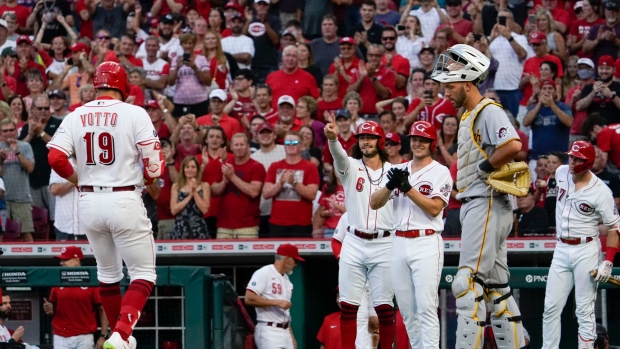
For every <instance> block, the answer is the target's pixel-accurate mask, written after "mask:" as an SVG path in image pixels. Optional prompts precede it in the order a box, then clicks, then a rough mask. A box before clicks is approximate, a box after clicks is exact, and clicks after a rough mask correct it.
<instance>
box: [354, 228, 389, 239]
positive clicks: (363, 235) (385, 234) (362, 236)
mask: <svg viewBox="0 0 620 349" xmlns="http://www.w3.org/2000/svg"><path fill="white" fill-rule="evenodd" d="M381 233H382V234H381ZM353 234H355V236H357V237H358V238H360V239H365V240H374V239H378V238H386V237H388V236H390V232H389V231H387V230H379V232H378V233H366V232H363V231H359V230H354V231H353Z"/></svg>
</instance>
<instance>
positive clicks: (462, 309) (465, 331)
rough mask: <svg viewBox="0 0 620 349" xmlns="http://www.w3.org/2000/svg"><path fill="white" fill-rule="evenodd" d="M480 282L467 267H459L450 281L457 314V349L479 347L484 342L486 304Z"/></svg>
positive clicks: (478, 348) (475, 348) (477, 348)
mask: <svg viewBox="0 0 620 349" xmlns="http://www.w3.org/2000/svg"><path fill="white" fill-rule="evenodd" d="M482 284H483V282H482V281H481V280H480V279H478V278H477V277H476V276H475V275H473V274H472V270H471V269H470V268H468V267H464V268H460V269H459V270H458V272H457V273H456V275H455V277H454V281H453V282H452V293H454V296H455V297H456V309H457V314H458V323H457V329H456V348H457V349H480V348H482V345H483V344H484V338H483V337H482V334H483V330H484V326H485V325H486V323H485V321H484V320H485V319H486V304H485V299H484V287H483V286H482Z"/></svg>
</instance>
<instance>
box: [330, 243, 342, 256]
mask: <svg viewBox="0 0 620 349" xmlns="http://www.w3.org/2000/svg"><path fill="white" fill-rule="evenodd" d="M340 251H342V241H339V240H338V239H336V238H333V239H332V252H333V253H334V257H336V259H340Z"/></svg>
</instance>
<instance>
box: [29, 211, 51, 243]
mask: <svg viewBox="0 0 620 349" xmlns="http://www.w3.org/2000/svg"><path fill="white" fill-rule="evenodd" d="M32 222H33V223H34V233H32V238H33V239H34V240H35V241H47V240H49V235H50V225H49V219H48V211H47V209H46V208H42V207H37V206H32Z"/></svg>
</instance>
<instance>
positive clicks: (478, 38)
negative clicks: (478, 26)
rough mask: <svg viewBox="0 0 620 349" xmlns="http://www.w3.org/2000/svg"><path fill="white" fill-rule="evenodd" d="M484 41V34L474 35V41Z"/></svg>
mask: <svg viewBox="0 0 620 349" xmlns="http://www.w3.org/2000/svg"><path fill="white" fill-rule="evenodd" d="M480 39H482V34H474V41H480Z"/></svg>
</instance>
